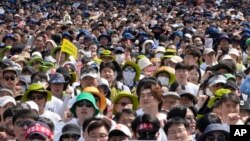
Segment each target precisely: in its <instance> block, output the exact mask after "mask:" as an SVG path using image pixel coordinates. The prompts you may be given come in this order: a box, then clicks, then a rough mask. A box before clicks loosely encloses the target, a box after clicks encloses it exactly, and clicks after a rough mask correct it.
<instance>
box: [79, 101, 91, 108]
mask: <svg viewBox="0 0 250 141" xmlns="http://www.w3.org/2000/svg"><path fill="white" fill-rule="evenodd" d="M76 106H77V107H83V106H85V107H87V108H91V107H92V106H93V104H92V103H90V102H88V101H81V102H78V103H77V105H76Z"/></svg>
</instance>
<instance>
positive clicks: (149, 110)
mask: <svg viewBox="0 0 250 141" xmlns="http://www.w3.org/2000/svg"><path fill="white" fill-rule="evenodd" d="M143 111H144V113H146V114H150V115H153V116H154V117H157V115H158V113H159V111H158V107H156V108H153V107H152V108H147V109H143Z"/></svg>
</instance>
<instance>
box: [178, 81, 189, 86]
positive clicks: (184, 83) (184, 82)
mask: <svg viewBox="0 0 250 141" xmlns="http://www.w3.org/2000/svg"><path fill="white" fill-rule="evenodd" d="M178 83H179V84H180V85H182V86H185V85H187V83H188V81H187V80H183V81H179V82H178Z"/></svg>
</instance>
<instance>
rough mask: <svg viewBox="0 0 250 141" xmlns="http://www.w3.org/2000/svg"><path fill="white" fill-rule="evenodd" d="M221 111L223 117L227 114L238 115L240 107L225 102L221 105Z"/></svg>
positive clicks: (230, 102)
mask: <svg viewBox="0 0 250 141" xmlns="http://www.w3.org/2000/svg"><path fill="white" fill-rule="evenodd" d="M221 111H223V115H228V114H229V113H239V112H240V106H239V104H236V103H234V102H232V101H229V100H227V101H225V102H222V104H221Z"/></svg>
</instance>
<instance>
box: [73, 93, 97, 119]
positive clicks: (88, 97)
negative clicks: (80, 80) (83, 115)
mask: <svg viewBox="0 0 250 141" xmlns="http://www.w3.org/2000/svg"><path fill="white" fill-rule="evenodd" d="M82 100H88V101H90V102H91V103H92V104H93V106H94V108H95V114H94V115H95V116H96V115H97V114H98V113H99V108H98V107H97V105H96V101H95V98H94V96H93V95H92V94H90V93H87V92H82V93H80V94H79V95H78V96H77V97H76V101H75V103H74V104H73V105H72V107H71V108H70V112H71V113H72V114H74V116H76V104H77V103H78V102H79V101H82Z"/></svg>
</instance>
